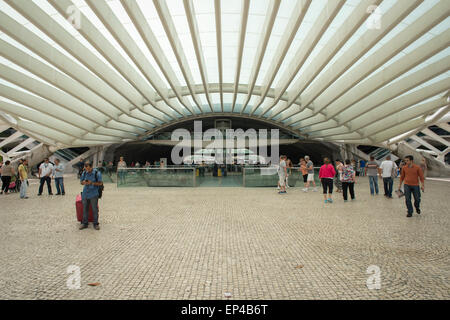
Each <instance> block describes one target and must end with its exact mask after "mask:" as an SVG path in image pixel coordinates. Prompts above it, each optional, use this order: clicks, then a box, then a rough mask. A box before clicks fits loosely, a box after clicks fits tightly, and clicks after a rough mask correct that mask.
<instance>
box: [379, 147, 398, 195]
mask: <svg viewBox="0 0 450 320" xmlns="http://www.w3.org/2000/svg"><path fill="white" fill-rule="evenodd" d="M380 171H381V173H380V175H381V178H383V186H384V196H385V197H386V198H389V199H392V188H393V185H394V177H395V173H396V172H397V165H396V164H395V162H394V161H392V160H391V156H387V157H386V160H384V161H383V162H382V163H381V165H380Z"/></svg>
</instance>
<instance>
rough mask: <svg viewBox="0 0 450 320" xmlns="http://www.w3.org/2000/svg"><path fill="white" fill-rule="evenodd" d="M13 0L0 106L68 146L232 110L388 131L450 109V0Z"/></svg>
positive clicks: (343, 132) (366, 138) (320, 129)
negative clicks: (449, 96)
mask: <svg viewBox="0 0 450 320" xmlns="http://www.w3.org/2000/svg"><path fill="white" fill-rule="evenodd" d="M376 6H378V7H377V9H375V7H376ZM0 9H1V10H0V11H1V12H0V115H1V116H2V118H3V120H4V121H7V122H8V123H9V124H11V126H13V127H15V128H16V129H18V130H21V131H22V132H24V133H26V134H27V135H29V136H30V137H34V138H36V139H38V140H39V141H42V142H44V143H47V144H50V145H55V146H58V147H70V146H94V145H101V144H110V143H116V142H126V141H131V140H138V139H140V138H142V137H143V136H145V135H146V134H149V133H152V132H155V131H157V130H159V129H161V128H164V127H166V126H167V125H169V124H173V123H178V122H181V121H184V120H189V119H198V118H201V117H204V116H208V117H209V116H213V115H220V116H227V115H232V114H233V115H235V116H243V117H247V118H254V119H260V120H263V121H266V122H269V123H273V124H274V125H278V126H280V127H285V128H288V129H290V130H291V131H292V130H294V131H296V132H298V133H299V134H301V135H304V136H307V137H308V138H311V139H318V140H325V141H334V142H348V143H358V144H379V143H383V142H389V141H394V140H395V139H398V137H401V136H402V134H405V133H407V132H410V131H412V130H415V129H417V128H420V127H423V126H426V125H427V124H429V123H430V121H434V120H438V118H440V117H442V116H445V115H446V114H447V113H448V112H449V110H450V109H449V101H448V95H449V92H448V90H449V88H450V77H449V76H450V72H449V67H450V49H449V48H448V47H449V44H450V30H449V29H450V18H449V14H450V3H449V1H448V0H440V1H439V0H408V1H404V0H347V1H345V0H328V1H325V0H313V1H311V0H298V1H297V0H283V1H276V0H226V1H225V0H224V1H220V0H167V1H163V0H153V1H151V0H0ZM374 9H375V10H374ZM78 18H79V19H78ZM78 27H79V28H78Z"/></svg>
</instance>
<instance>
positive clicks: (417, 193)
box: [405, 184, 420, 214]
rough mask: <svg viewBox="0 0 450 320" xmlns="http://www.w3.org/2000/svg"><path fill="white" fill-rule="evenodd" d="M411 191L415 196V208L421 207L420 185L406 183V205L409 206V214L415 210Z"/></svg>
mask: <svg viewBox="0 0 450 320" xmlns="http://www.w3.org/2000/svg"><path fill="white" fill-rule="evenodd" d="M411 193H412V195H413V196H414V208H416V210H418V209H420V187H419V186H410V185H407V184H405V202H406V207H407V208H408V214H412V213H413V212H414V210H413V207H412V203H411Z"/></svg>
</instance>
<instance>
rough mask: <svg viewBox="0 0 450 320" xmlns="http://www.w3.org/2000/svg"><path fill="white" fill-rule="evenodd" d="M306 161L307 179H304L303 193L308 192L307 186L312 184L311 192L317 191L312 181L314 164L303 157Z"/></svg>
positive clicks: (306, 157)
mask: <svg viewBox="0 0 450 320" xmlns="http://www.w3.org/2000/svg"><path fill="white" fill-rule="evenodd" d="M305 161H306V170H308V177H307V178H306V185H305V188H304V189H303V191H304V192H308V189H309V184H310V183H311V182H312V184H313V186H314V189H313V191H317V187H316V182H315V181H314V164H313V162H312V161H311V160H310V159H309V156H305Z"/></svg>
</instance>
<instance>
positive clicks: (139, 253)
mask: <svg viewBox="0 0 450 320" xmlns="http://www.w3.org/2000/svg"><path fill="white" fill-rule="evenodd" d="M65 180H66V181H65V183H66V189H67V194H66V195H65V196H56V195H54V196H48V195H46V188H44V195H43V196H41V197H37V195H36V194H37V181H32V183H31V186H30V189H29V195H30V199H27V200H19V195H18V194H10V195H6V196H5V195H3V196H0V215H1V217H0V227H1V230H2V232H1V234H0V263H1V268H0V298H1V299H227V298H225V293H227V292H230V293H231V294H232V297H231V298H232V299H449V298H450V256H449V244H450V241H449V239H450V228H449V227H450V217H449V207H450V206H449V205H450V200H449V195H450V192H449V191H450V183H449V182H445V181H427V185H426V187H427V189H426V193H425V194H423V197H422V215H420V216H419V215H417V214H414V215H413V217H412V218H406V208H405V204H404V200H403V199H392V200H389V199H385V198H384V197H383V195H379V196H370V192H369V184H368V180H367V178H365V177H364V178H360V179H359V180H358V184H357V186H356V197H357V200H356V201H355V202H350V201H349V202H347V203H344V202H343V200H342V195H341V194H335V195H334V198H335V202H334V203H332V204H325V203H323V200H322V195H321V192H320V190H319V192H309V193H304V192H302V191H301V189H300V188H295V189H288V194H286V195H279V194H278V193H277V191H276V190H275V189H273V188H126V189H117V187H116V186H115V185H114V184H106V188H105V191H104V197H103V199H101V200H100V207H101V208H100V226H101V230H100V231H96V230H94V229H93V228H92V226H91V225H90V226H89V228H88V229H85V230H82V231H80V230H78V226H79V224H78V222H77V221H76V219H75V196H76V194H77V193H78V192H79V191H80V190H81V186H80V185H79V184H78V182H77V180H76V179H75V178H74V177H68V178H66V179H65ZM397 185H398V180H397V181H396V182H395V186H397ZM381 190H382V186H381ZM69 265H76V266H79V267H80V270H81V288H80V289H79V290H73V289H68V287H67V285H66V281H67V279H68V277H69V276H70V274H68V273H67V267H68V266H69ZM371 265H376V266H378V267H379V268H380V271H381V274H380V278H381V289H379V290H369V289H368V287H367V285H366V281H367V279H368V277H370V276H371V275H370V274H367V273H366V270H367V268H368V267H369V266H371ZM93 282H99V283H100V285H99V286H89V285H88V283H93Z"/></svg>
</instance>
